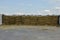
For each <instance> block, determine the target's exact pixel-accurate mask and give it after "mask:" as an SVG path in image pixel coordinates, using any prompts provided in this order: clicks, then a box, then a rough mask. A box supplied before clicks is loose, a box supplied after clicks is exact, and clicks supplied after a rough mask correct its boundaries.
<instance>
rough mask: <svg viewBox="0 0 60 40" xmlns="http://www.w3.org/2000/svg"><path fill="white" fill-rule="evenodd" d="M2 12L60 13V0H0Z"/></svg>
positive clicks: (19, 13) (24, 13) (29, 13)
mask: <svg viewBox="0 0 60 40" xmlns="http://www.w3.org/2000/svg"><path fill="white" fill-rule="evenodd" d="M0 14H6V15H12V14H15V15H60V0H0Z"/></svg>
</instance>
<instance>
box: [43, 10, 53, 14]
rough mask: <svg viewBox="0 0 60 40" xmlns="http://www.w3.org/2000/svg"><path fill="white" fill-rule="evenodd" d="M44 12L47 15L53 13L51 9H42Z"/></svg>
mask: <svg viewBox="0 0 60 40" xmlns="http://www.w3.org/2000/svg"><path fill="white" fill-rule="evenodd" d="M44 12H45V13H46V14H48V15H53V13H52V11H51V10H44Z"/></svg>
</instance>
